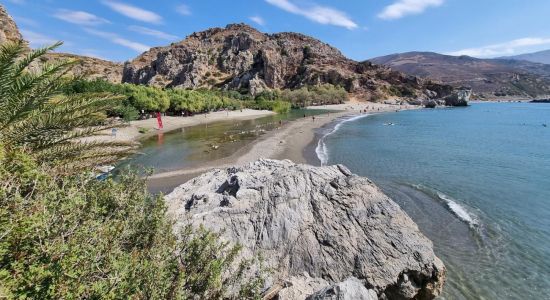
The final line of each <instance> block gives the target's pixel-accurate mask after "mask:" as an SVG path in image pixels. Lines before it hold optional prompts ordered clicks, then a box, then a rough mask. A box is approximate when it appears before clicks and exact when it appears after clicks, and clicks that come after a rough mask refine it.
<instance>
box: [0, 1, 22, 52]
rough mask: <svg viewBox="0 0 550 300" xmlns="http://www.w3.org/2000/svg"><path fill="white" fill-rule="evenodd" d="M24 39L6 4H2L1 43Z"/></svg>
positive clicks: (0, 8)
mask: <svg viewBox="0 0 550 300" xmlns="http://www.w3.org/2000/svg"><path fill="white" fill-rule="evenodd" d="M21 40H23V36H22V35H21V32H19V28H18V27H17V24H15V21H14V20H13V18H12V17H11V16H10V15H9V14H8V12H7V11H6V9H5V8H4V6H2V5H1V4H0V44H3V43H5V42H17V41H21Z"/></svg>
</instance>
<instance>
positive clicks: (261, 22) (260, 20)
mask: <svg viewBox="0 0 550 300" xmlns="http://www.w3.org/2000/svg"><path fill="white" fill-rule="evenodd" d="M250 20H251V21H252V22H254V23H256V24H258V25H260V26H264V25H265V20H264V19H263V18H262V17H260V16H253V17H250Z"/></svg>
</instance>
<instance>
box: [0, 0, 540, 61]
mask: <svg viewBox="0 0 550 300" xmlns="http://www.w3.org/2000/svg"><path fill="white" fill-rule="evenodd" d="M0 3H2V4H3V5H4V6H6V7H7V9H8V11H9V12H10V14H11V15H12V16H13V17H14V19H15V20H16V21H17V23H18V25H19V27H20V29H21V31H22V33H23V35H24V37H25V38H26V39H27V40H29V41H31V45H32V46H40V45H44V44H48V43H52V42H54V41H56V40H62V41H64V42H65V45H64V46H63V47H62V48H61V49H60V51H63V52H70V53H76V54H81V55H88V56H95V57H100V58H105V59H109V60H114V61H125V60H128V59H132V58H134V57H135V56H137V55H138V54H140V53H141V52H143V51H144V50H146V49H147V48H148V47H154V46H163V45H168V44H170V43H171V42H175V41H179V40H181V39H183V38H185V37H186V36H187V35H189V34H191V33H193V32H195V31H202V30H204V29H207V28H210V27H224V26H225V25H227V24H229V23H240V22H244V23H248V24H250V25H253V26H255V27H256V28H258V29H259V30H260V31H263V32H268V33H275V32H281V31H295V32H300V33H304V34H307V35H311V36H313V37H315V38H318V39H320V40H322V41H324V42H327V43H329V44H331V45H333V46H335V47H337V48H339V49H340V50H341V51H342V52H343V53H344V54H345V55H346V56H348V57H350V58H353V59H356V60H365V59H368V58H372V57H376V56H381V55H386V54H391V53H396V52H406V51H435V52H440V53H447V54H456V55H460V54H466V55H472V56H477V57H498V56H504V55H514V54H520V53H525V52H532V51H538V50H545V49H550V31H548V29H549V28H550V17H549V16H550V1H549V0H529V1H527V0H341V1H328V0H226V1H212V0H156V1H151V0H0ZM527 3H528V4H527Z"/></svg>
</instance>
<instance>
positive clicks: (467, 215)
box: [412, 184, 481, 230]
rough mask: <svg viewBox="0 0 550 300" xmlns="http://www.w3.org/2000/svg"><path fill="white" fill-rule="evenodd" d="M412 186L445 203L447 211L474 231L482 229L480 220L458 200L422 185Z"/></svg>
mask: <svg viewBox="0 0 550 300" xmlns="http://www.w3.org/2000/svg"><path fill="white" fill-rule="evenodd" d="M412 186H413V187H414V188H416V189H417V190H420V191H422V192H424V193H426V194H428V195H431V196H433V197H435V198H437V200H439V201H441V202H443V203H444V204H445V206H446V207H447V209H448V210H449V211H450V212H451V213H452V214H453V215H455V216H456V217H457V218H458V219H459V220H461V221H462V222H464V223H466V224H468V226H470V228H472V229H474V230H478V229H479V228H480V225H481V223H480V220H479V218H478V217H477V216H476V215H475V214H473V213H471V212H470V211H469V210H468V209H467V208H466V207H465V206H464V205H463V204H460V203H459V201H458V200H456V199H454V198H452V197H451V196H449V195H446V194H444V193H442V192H440V191H438V190H435V189H432V188H427V187H424V186H422V185H416V184H413V185H412Z"/></svg>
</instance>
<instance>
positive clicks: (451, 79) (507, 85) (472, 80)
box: [371, 52, 550, 99]
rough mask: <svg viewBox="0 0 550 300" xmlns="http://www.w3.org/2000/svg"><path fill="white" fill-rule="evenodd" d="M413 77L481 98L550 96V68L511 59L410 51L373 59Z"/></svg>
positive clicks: (549, 66) (377, 62) (374, 61)
mask: <svg viewBox="0 0 550 300" xmlns="http://www.w3.org/2000/svg"><path fill="white" fill-rule="evenodd" d="M371 61H372V62H373V63H376V64H381V65H386V66H388V67H391V68H392V69H395V70H398V71H401V72H404V73H406V74H409V75H414V76H419V77H422V78H430V79H434V80H438V81H441V82H442V83H444V84H449V85H452V86H454V87H461V86H467V87H470V88H472V89H473V92H474V93H475V96H474V97H476V96H477V97H480V98H488V99H492V98H500V97H506V96H509V97H518V98H536V97H539V96H543V95H549V94H550V65H545V64H539V63H532V62H528V61H518V60H508V59H478V58H473V57H469V56H449V55H442V54H437V53H432V52H408V53H400V54H393V55H388V56H383V57H378V58H374V59H371Z"/></svg>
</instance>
